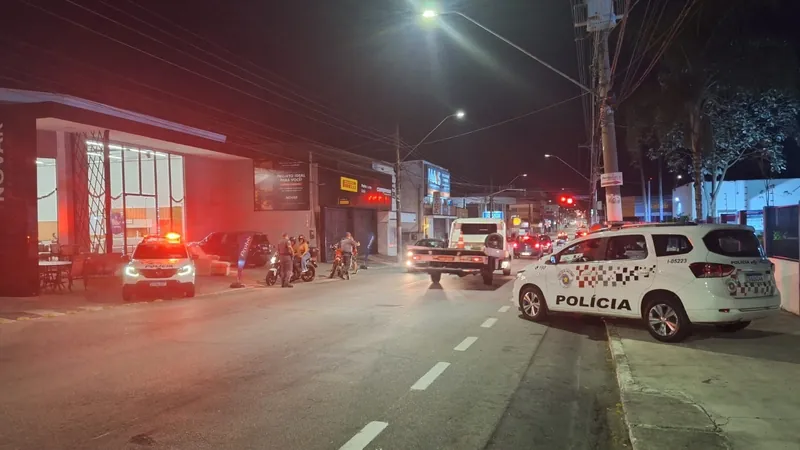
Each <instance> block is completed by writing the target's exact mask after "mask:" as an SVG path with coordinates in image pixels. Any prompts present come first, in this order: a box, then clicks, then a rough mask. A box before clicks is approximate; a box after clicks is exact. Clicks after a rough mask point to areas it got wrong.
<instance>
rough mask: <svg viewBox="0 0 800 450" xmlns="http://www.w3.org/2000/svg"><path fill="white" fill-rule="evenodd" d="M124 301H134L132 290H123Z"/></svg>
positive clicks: (124, 288)
mask: <svg viewBox="0 0 800 450" xmlns="http://www.w3.org/2000/svg"><path fill="white" fill-rule="evenodd" d="M122 301H123V302H130V301H133V292H132V290H131V289H128V288H126V287H123V288H122Z"/></svg>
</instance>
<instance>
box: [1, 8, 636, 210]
mask: <svg viewBox="0 0 800 450" xmlns="http://www.w3.org/2000/svg"><path fill="white" fill-rule="evenodd" d="M25 1H26V2H30V3H33V4H37V5H40V6H41V7H42V8H44V9H46V10H48V11H49V12H51V13H52V14H55V15H57V16H60V17H62V18H67V19H69V20H72V21H74V22H76V23H78V24H81V25H84V26H86V27H89V28H91V29H92V30H94V31H96V32H99V33H104V34H107V35H108V36H110V37H112V38H114V39H117V40H119V41H122V42H124V43H126V44H127V46H126V45H122V44H120V43H117V42H114V41H112V40H110V39H109V38H107V37H102V36H98V35H96V34H93V33H92V32H90V31H87V30H85V29H82V28H81V27H79V26H76V25H74V24H71V23H68V22H66V21H64V20H62V19H60V18H57V17H53V16H52V15H49V14H48V13H47V12H44V11H41V10H38V9H35V8H32V7H30V6H26V5H25V4H24V3H22V2H20V1H19V0H6V1H4V2H3V3H4V6H3V8H4V9H5V10H6V11H7V12H8V11H10V14H7V13H4V14H2V17H0V25H1V26H0V42H1V43H2V46H1V47H2V50H0V57H2V58H3V60H4V61H7V62H10V63H9V64H4V65H2V66H0V85H2V86H7V87H17V88H29V89H41V90H48V91H56V92H63V93H71V94H74V95H78V96H82V97H86V98H91V99H93V100H97V101H101V102H104V103H109V104H112V105H114V106H120V107H124V108H130V109H133V110H137V111H140V112H143V113H147V114H152V115H155V116H160V117H164V118H166V119H170V120H175V121H178V122H183V123H186V124H189V125H194V126H199V127H203V128H206V129H211V130H214V131H220V132H222V133H225V134H228V135H229V136H231V138H233V139H235V140H239V141H244V142H253V143H258V142H270V141H276V140H277V141H286V142H290V141H297V140H298V139H300V138H307V139H313V140H315V141H318V142H322V143H325V144H327V145H331V146H335V147H339V148H345V149H352V151H353V152H357V153H361V154H364V155H368V156H373V157H376V158H380V159H385V160H391V159H393V157H394V153H393V148H392V146H391V143H389V142H380V141H375V140H372V139H373V138H374V137H375V134H374V131H378V132H380V133H381V134H382V135H389V134H391V133H393V132H394V129H395V126H396V125H399V127H400V130H401V136H402V138H403V140H404V141H405V142H407V143H409V144H412V145H413V144H415V143H416V142H418V141H419V140H420V139H421V138H422V137H423V136H424V135H425V134H426V133H427V132H428V131H430V129H431V128H433V127H434V126H435V125H436V124H437V123H439V122H440V121H441V120H442V118H444V117H445V116H447V115H448V114H451V113H453V112H454V111H455V110H456V109H459V108H461V109H463V110H465V111H466V113H467V120H465V121H462V122H458V121H455V120H451V121H448V122H447V123H445V124H444V125H443V126H442V127H441V128H440V129H439V130H438V131H437V132H436V133H435V134H434V135H432V136H431V138H430V140H432V141H435V140H438V139H442V138H447V137H449V136H453V135H456V134H459V133H464V132H468V131H471V130H474V129H477V128H481V127H485V126H488V125H492V124H494V123H497V122H500V121H503V120H506V119H509V118H513V117H516V116H519V115H522V114H525V113H528V112H531V111H534V110H537V109H540V108H543V107H546V106H548V105H551V104H553V103H556V102H561V101H564V100H567V99H570V98H573V97H575V96H577V95H579V94H580V93H581V92H580V90H579V89H578V88H577V87H575V86H573V85H572V84H570V83H569V82H568V81H566V80H564V79H562V78H560V77H559V76H558V75H556V74H554V73H552V72H551V71H549V70H548V69H546V68H544V67H543V66H541V65H539V64H538V63H536V62H534V61H532V60H530V59H528V58H527V57H526V56H524V55H523V54H521V53H520V52H518V51H517V50H515V49H513V48H511V47H509V46H508V45H506V44H504V43H502V42H501V41H499V40H498V39H497V38H495V37H493V36H491V35H490V34H488V33H486V32H485V31H483V30H481V29H479V28H478V27H476V26H474V25H473V24H471V23H469V22H467V21H466V20H464V19H462V18H459V17H457V16H446V17H443V18H441V19H440V20H439V23H438V25H437V24H436V23H435V22H434V23H427V22H423V21H421V19H420V18H419V12H420V11H421V10H422V9H424V8H426V7H437V8H438V9H440V10H444V9H457V10H459V11H462V12H464V13H465V14H468V15H470V16H472V17H473V18H475V19H476V20H478V21H479V22H481V23H482V24H484V25H485V26H487V27H489V28H491V29H493V30H495V31H496V32H498V33H500V34H502V35H504V36H506V37H507V38H508V39H510V40H511V41H514V42H516V43H518V44H519V45H520V46H522V47H523V48H525V49H527V50H528V51H529V52H531V53H533V54H535V55H537V56H538V57H540V58H542V59H544V60H546V61H548V62H550V63H551V64H552V65H554V66H556V67H557V68H559V69H561V70H563V71H564V72H566V73H568V74H569V75H570V76H572V77H575V78H577V77H578V72H577V67H578V63H577V56H576V47H575V42H574V31H573V26H572V16H571V11H570V2H569V0H514V1H512V0H507V1H498V0H451V1H449V2H444V4H442V3H438V4H437V3H434V2H422V1H415V2H412V1H410V0H327V1H311V0H293V1H280V2H278V1H255V0H250V1H236V2H220V1H211V0H192V1H184V0H172V1H163V0H105V1H103V0H25ZM76 4H79V5H82V6H84V7H85V8H88V9H91V10H94V11H96V12H98V13H101V14H103V15H105V16H107V17H108V18H110V19H113V20H115V21H118V22H119V23H113V22H111V21H109V20H108V19H107V18H103V17H99V16H97V15H94V14H92V13H91V12H90V11H87V10H85V9H82V8H80V7H78V6H76ZM231 4H236V6H235V7H231V6H228V5H231ZM137 5H139V6H137ZM115 8H116V9H115ZM153 13H155V14H157V15H158V16H161V17H158V16H155V15H153ZM137 19H138V20H137ZM176 25H179V26H180V27H183V28H185V29H182V28H179V27H178V26H176ZM126 27H129V28H126ZM164 32H167V33H170V34H172V35H174V36H170V35H169V34H165V33H164ZM190 33H195V34H197V35H199V36H200V37H202V38H205V39H208V40H209V41H211V42H213V43H215V44H219V45H221V46H222V47H224V48H222V47H217V46H214V45H212V44H209V43H208V42H206V41H204V40H202V39H200V38H199V37H196V36H193V35H192V34H190ZM175 36H177V37H178V38H181V39H186V40H188V41H189V42H191V44H194V45H195V46H197V47H199V48H194V47H192V46H191V45H188V44H186V43H184V42H181V41H180V40H179V39H178V38H176V37H175ZM155 40H158V41H161V42H156V41H155ZM131 47H135V48H138V49H139V50H141V51H144V52H148V53H151V54H152V55H155V56H157V57H158V58H161V59H162V60H159V59H157V58H154V57H153V56H148V55H145V54H143V53H141V52H140V51H137V50H135V49H133V48H131ZM225 49H228V50H230V52H231V53H228V50H225ZM181 52H185V53H181ZM187 54H188V55H193V56H188V55H187ZM217 56H219V57H223V58H226V59H229V60H232V61H234V62H236V64H237V65H239V66H241V67H240V68H237V67H233V66H230V65H228V64H225V63H224V62H222V61H220V60H219V59H216V57H217ZM204 61H205V62H208V63H210V64H213V65H217V66H220V67H223V68H224V71H222V70H219V69H216V68H214V67H211V66H209V65H208V64H206V63H205V62H204ZM251 63H254V64H251ZM176 66H181V67H182V68H181V67H176ZM265 69H266V70H265ZM248 72H249V73H248ZM209 78H210V79H213V80H215V81H212V80H209ZM247 80H249V82H248V81H247ZM259 85H261V86H263V88H262V87H259ZM148 86H149V87H148ZM153 88H156V89H158V90H154V89H153ZM286 89H289V90H291V91H292V92H289V91H287V90H286ZM174 96H179V97H183V98H176V97H174ZM287 98H289V99H292V100H294V101H290V100H287ZM309 100H311V101H313V102H314V103H310V102H309ZM201 105H208V106H207V107H204V106H201ZM212 108H213V109H212ZM219 110H222V111H225V112H226V114H223V113H222V112H220V111H219ZM342 120H346V121H347V122H349V123H344V122H343V121H342ZM354 125H355V126H354ZM618 132H619V133H620V135H619V141H620V145H622V144H623V143H624V139H623V136H622V132H621V131H618ZM287 133H291V135H290V134H287ZM586 141H587V137H586V131H585V129H584V123H583V113H582V109H581V102H580V100H572V101H569V102H566V103H564V104H563V105H560V106H557V107H554V108H552V109H549V110H547V111H544V112H541V113H538V114H533V115H530V116H528V117H526V118H524V119H520V120H516V121H513V122H510V123H508V124H505V125H501V126H497V127H494V128H491V129H489V130H486V131H481V132H476V133H472V134H469V135H467V136H463V137H459V138H455V139H449V140H446V141H442V142H438V143H432V144H430V145H423V146H421V147H420V149H419V152H420V153H421V154H422V155H423V157H424V158H425V159H428V160H430V161H432V162H434V163H437V164H440V165H442V166H444V167H447V168H449V169H450V170H451V172H452V173H453V178H454V181H462V182H471V183H479V184H489V182H490V180H491V181H493V183H494V184H501V183H507V182H508V181H509V180H510V179H512V178H514V177H515V176H516V175H518V174H520V173H522V172H528V173H529V174H530V176H529V177H528V178H527V179H526V180H525V181H524V182H523V183H517V185H518V186H519V187H527V188H532V189H554V190H555V189H560V188H562V187H565V188H567V189H571V190H573V191H575V193H583V192H585V191H586V190H587V186H586V182H585V181H584V180H583V179H582V178H581V177H580V176H579V175H577V174H575V173H573V172H572V171H571V170H569V169H568V168H566V167H564V166H563V165H561V164H560V163H559V162H557V161H550V160H545V159H544V157H543V155H544V154H545V153H553V154H556V155H559V156H560V157H562V158H564V159H565V160H566V161H568V162H570V163H572V164H573V165H575V166H576V167H578V168H579V169H581V170H582V171H585V172H586V173H587V174H588V157H587V154H586V150H581V149H579V148H578V146H579V145H582V144H586ZM620 153H621V156H622V157H621V160H620V166H621V167H623V168H624V170H625V171H626V178H627V179H629V180H631V181H634V180H636V179H638V176H637V174H636V172H635V171H634V170H633V169H631V168H630V167H629V164H628V163H627V160H626V158H625V155H624V151H623V150H621V152H620ZM627 188H629V189H631V190H632V193H633V194H635V193H638V192H640V191H638V189H639V188H638V186H636V185H633V184H630V185H629V186H627Z"/></svg>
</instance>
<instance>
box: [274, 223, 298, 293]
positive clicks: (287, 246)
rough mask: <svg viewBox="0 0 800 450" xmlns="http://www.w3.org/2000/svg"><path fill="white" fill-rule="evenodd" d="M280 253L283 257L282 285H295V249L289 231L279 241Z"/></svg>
mask: <svg viewBox="0 0 800 450" xmlns="http://www.w3.org/2000/svg"><path fill="white" fill-rule="evenodd" d="M278 255H279V257H280V258H281V287H285V288H287V287H288V288H290V287H294V286H292V284H291V279H292V265H293V264H294V250H293V249H292V242H291V241H290V240H289V235H288V234H287V233H283V235H281V240H280V242H278Z"/></svg>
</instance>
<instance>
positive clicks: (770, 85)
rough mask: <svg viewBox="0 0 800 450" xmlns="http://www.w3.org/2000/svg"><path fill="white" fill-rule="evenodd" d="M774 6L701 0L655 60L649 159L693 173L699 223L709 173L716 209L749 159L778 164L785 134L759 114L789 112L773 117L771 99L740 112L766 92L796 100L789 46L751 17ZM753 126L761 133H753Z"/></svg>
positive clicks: (777, 99)
mask: <svg viewBox="0 0 800 450" xmlns="http://www.w3.org/2000/svg"><path fill="white" fill-rule="evenodd" d="M776 6H777V7H779V6H780V2H748V1H743V0H731V1H727V2H720V1H714V0H710V1H709V0H707V1H705V2H702V7H700V8H696V9H694V10H692V11H691V15H690V16H688V18H687V19H685V20H686V24H685V26H684V27H683V28H681V29H680V31H679V32H676V34H675V35H673V36H672V37H671V41H670V44H669V46H668V48H666V50H665V51H664V52H663V56H660V58H661V60H660V68H659V71H658V72H657V74H656V78H657V80H658V83H659V86H660V88H661V89H660V93H659V94H657V96H658V103H657V113H656V118H655V120H654V124H653V126H654V128H655V129H656V131H657V139H658V141H659V146H658V148H656V149H654V150H653V151H650V152H649V155H650V156H651V157H653V158H658V157H663V158H664V160H665V162H666V163H667V166H668V167H670V168H671V169H672V170H676V169H678V168H679V167H680V168H682V169H685V167H686V166H687V165H688V166H689V167H690V168H691V171H690V172H691V174H692V178H693V179H694V181H695V186H696V189H695V208H696V209H695V211H696V215H697V218H698V219H699V218H702V217H703V213H702V211H703V194H702V186H703V184H704V183H703V182H704V181H705V179H706V176H707V175H708V176H710V178H711V181H712V189H711V191H710V192H709V193H708V194H709V202H710V203H713V204H714V205H710V206H715V202H716V194H717V193H718V192H719V184H720V183H721V181H722V180H724V177H725V174H727V170H728V169H730V167H732V166H733V165H735V164H737V163H739V162H741V161H744V160H747V159H754V158H760V159H763V160H766V161H769V164H770V165H771V166H774V165H775V164H777V166H780V164H781V162H780V161H781V160H782V159H781V158H779V157H778V155H777V153H780V150H776V149H777V148H779V147H780V148H782V144H780V145H778V144H779V143H781V142H783V141H784V140H785V139H787V138H788V136H787V135H786V133H788V132H790V130H789V128H786V126H783V125H778V126H766V127H765V128H763V129H762V127H763V126H764V125H765V124H767V125H768V123H769V119H768V118H767V119H760V118H759V117H760V115H764V114H767V110H770V111H772V115H773V120H778V119H779V120H780V121H783V120H784V119H786V118H789V117H791V115H792V113H791V111H792V108H791V107H787V109H786V111H781V115H780V117H779V118H778V117H774V114H775V113H776V112H777V111H775V110H773V109H772V108H771V107H770V106H769V103H770V100H766V103H764V104H762V105H761V106H762V108H761V112H760V114H759V113H757V112H755V111H753V112H752V114H748V111H747V107H746V102H747V101H755V100H759V99H760V96H761V95H763V94H765V93H769V95H772V96H774V100H773V101H772V102H773V103H774V104H775V105H777V104H783V105H791V101H790V99H792V98H793V97H794V95H795V94H794V92H793V91H792V89H791V87H792V86H793V84H794V82H795V81H796V78H797V74H798V71H797V61H796V55H795V54H794V52H793V49H792V48H791V47H789V46H788V45H786V44H785V43H784V41H783V40H782V39H778V38H777V37H776V36H775V35H774V31H773V30H772V29H769V28H765V27H757V26H755V25H753V22H752V20H751V19H752V18H753V17H762V16H764V15H766V14H769V13H770V12H771V11H775V10H774V9H773V8H775V7H776ZM737 93H739V94H737ZM651 95H653V94H649V93H646V92H645V94H644V95H639V93H637V95H636V96H634V97H633V98H632V101H634V102H644V103H645V104H652V103H653V99H652V98H649V97H650V96H651ZM727 102H731V103H730V104H728V103H727ZM784 112H785V113H786V114H785V115H784V114H783V113H784ZM769 115H770V114H767V116H769ZM781 123H783V124H784V125H787V123H786V122H781ZM716 128H719V130H716ZM755 128H759V130H758V132H755V134H753V133H754V129H755ZM744 130H747V131H746V132H743V131H744ZM718 139H719V140H721V142H720V143H717V142H716V141H717V140H718ZM748 142H749V144H748ZM759 143H763V145H762V144H759ZM773 144H775V145H773ZM744 147H747V149H746V150H743V148H744ZM765 148H770V150H768V151H767V150H765ZM777 166H776V167H777ZM709 211H715V209H714V208H712V209H710V210H709Z"/></svg>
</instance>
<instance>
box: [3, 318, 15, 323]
mask: <svg viewBox="0 0 800 450" xmlns="http://www.w3.org/2000/svg"><path fill="white" fill-rule="evenodd" d="M14 322H16V320H14V319H4V318H2V317H0V323H14Z"/></svg>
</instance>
